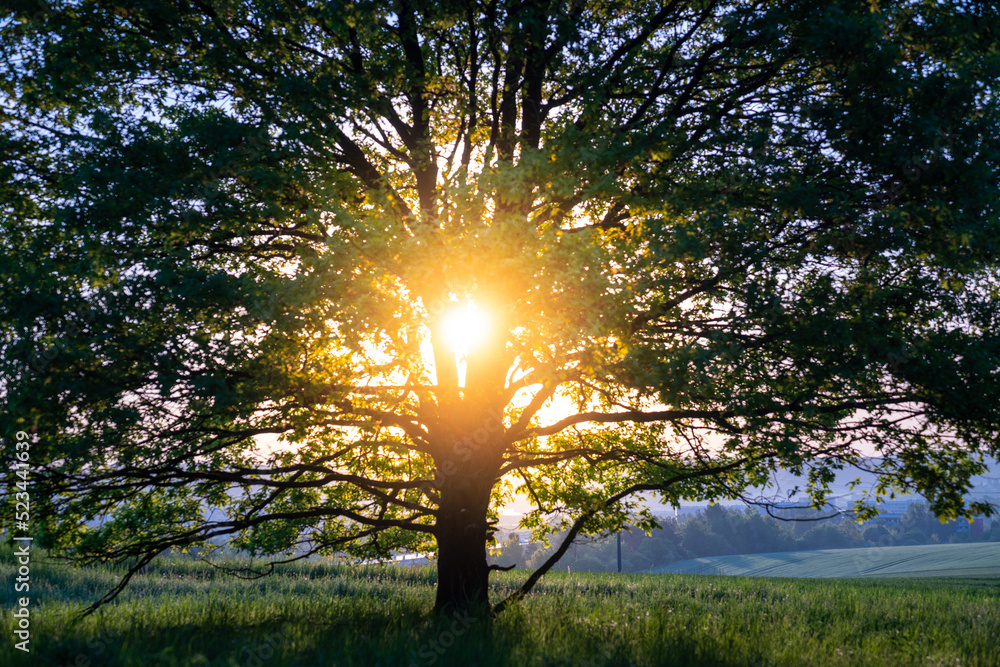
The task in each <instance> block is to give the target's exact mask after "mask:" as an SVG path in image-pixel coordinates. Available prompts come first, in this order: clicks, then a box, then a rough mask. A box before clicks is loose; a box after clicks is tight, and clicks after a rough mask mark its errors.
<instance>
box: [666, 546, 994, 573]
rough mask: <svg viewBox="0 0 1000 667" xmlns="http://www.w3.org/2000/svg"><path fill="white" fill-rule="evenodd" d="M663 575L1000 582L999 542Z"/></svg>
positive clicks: (791, 558) (774, 559) (762, 558)
mask: <svg viewBox="0 0 1000 667" xmlns="http://www.w3.org/2000/svg"><path fill="white" fill-rule="evenodd" d="M658 571H659V572H666V573H674V574H727V575H734V576H742V577H811V578H826V577H937V576H949V577H955V576H976V577H1000V543H998V542H988V543H982V544H930V545H921V546H910V547H872V548H867V549H825V550H821V551H784V552H779V553H769V554H749V555H742V556H711V557H706V558H693V559H691V560H684V561H679V562H677V563H672V564H670V565H668V566H667V567H664V568H660V569H659V570H658Z"/></svg>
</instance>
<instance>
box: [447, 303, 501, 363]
mask: <svg viewBox="0 0 1000 667" xmlns="http://www.w3.org/2000/svg"><path fill="white" fill-rule="evenodd" d="M490 324H491V323H490V318H489V316H488V315H487V314H486V313H485V312H484V311H482V310H480V309H479V308H478V307H477V306H476V305H475V304H473V303H468V304H464V305H459V304H456V305H455V306H454V307H453V308H452V309H450V310H449V311H448V312H447V313H445V315H444V317H443V318H442V320H441V333H442V334H443V335H444V337H445V340H446V341H447V343H448V347H449V348H450V349H451V351H452V352H453V353H454V354H458V355H466V354H468V353H469V352H471V351H473V350H475V349H476V348H477V347H479V346H480V345H482V344H483V342H485V340H486V338H487V336H488V335H489V332H490Z"/></svg>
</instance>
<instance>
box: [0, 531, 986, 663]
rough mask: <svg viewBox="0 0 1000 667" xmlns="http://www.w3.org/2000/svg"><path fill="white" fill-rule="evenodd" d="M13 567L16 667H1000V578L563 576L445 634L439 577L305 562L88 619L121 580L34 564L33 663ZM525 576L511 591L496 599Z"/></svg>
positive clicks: (456, 621) (209, 573) (196, 568)
mask: <svg viewBox="0 0 1000 667" xmlns="http://www.w3.org/2000/svg"><path fill="white" fill-rule="evenodd" d="M36 555H37V554H36ZM12 562H13V559H12V557H11V555H10V552H9V550H6V551H2V552H0V573H2V574H3V579H4V581H5V582H7V585H6V586H4V588H3V590H2V591H0V600H2V603H3V605H4V608H5V609H6V610H8V611H7V612H5V613H4V614H3V616H2V619H3V620H2V622H0V625H2V627H3V633H4V636H5V637H6V640H5V645H4V646H3V648H2V649H0V664H3V665H52V666H54V667H69V666H73V667H90V666H92V665H128V666H139V665H142V666H152V665H226V666H230V667H232V666H235V665H240V666H247V667H272V666H273V667H277V666H279V665H282V666H284V665H295V666H303V667H304V666H309V667H315V666H319V665H322V666H324V667H327V666H337V667H353V666H362V665H363V666H365V667H372V666H378V667H389V666H401V667H412V666H428V667H429V666H432V665H461V666H462V667H487V666H489V667H493V666H508V665H509V666H511V667H513V666H517V667H531V666H535V665H548V666H555V665H564V666H566V667H569V666H574V667H577V666H583V667H611V666H626V665H724V666H730V665H731V666H735V665H796V666H798V665H886V666H890V665H891V666H893V667H895V666H905V665H966V666H976V665H997V664H1000V657H998V656H1000V644H998V639H997V638H998V637H1000V578H991V577H978V578H977V577H965V578H950V579H949V578H938V579H932V580H926V581H925V580H917V579H868V580H801V579H766V578H747V577H701V576H695V575H669V574H668V575H649V574H633V575H615V574H577V573H573V574H568V573H553V574H551V575H549V576H547V577H546V578H544V579H543V581H542V583H541V584H540V586H539V588H538V590H537V593H536V594H533V595H532V596H530V597H529V598H528V599H527V600H525V601H524V602H523V603H522V604H520V605H517V606H516V607H514V608H512V609H511V610H509V611H508V612H505V613H504V614H503V615H502V616H501V617H500V618H498V619H497V620H495V621H494V622H493V623H490V622H488V620H487V619H486V618H475V617H458V618H446V619H443V620H435V619H433V618H431V617H430V615H429V613H428V612H429V610H430V607H431V604H432V602H433V594H434V589H433V583H434V572H433V570H432V569H429V568H420V569H403V568H393V567H379V566H368V567H363V568H353V569H352V568H348V567H346V566H335V565H326V564H321V563H301V564H298V565H297V566H294V567H288V568H286V569H284V570H283V571H281V573H280V574H278V575H276V576H272V577H270V578H266V579H261V580H258V581H242V580H234V579H233V578H231V577H227V576H224V575H222V574H221V573H219V572H217V571H216V570H213V569H212V568H210V567H208V566H206V565H205V564H202V563H197V562H191V561H184V560H178V559H170V560H164V561H162V562H158V563H155V564H154V565H153V566H152V567H151V568H150V569H149V571H148V572H147V573H146V574H143V575H141V576H139V577H138V578H137V579H136V580H135V583H134V585H133V586H131V587H130V588H129V590H128V591H127V592H126V593H125V594H124V595H123V596H122V597H121V599H120V600H118V601H116V602H115V603H113V604H112V605H110V606H108V607H107V608H105V609H103V610H102V611H101V612H99V613H98V614H96V615H95V616H92V617H88V618H85V619H82V620H80V619H78V618H77V617H76V614H77V613H78V612H79V610H80V609H81V608H82V607H83V606H85V605H86V604H87V603H89V602H91V601H92V600H93V599H95V597H97V596H99V594H100V593H102V592H104V591H105V590H107V588H108V587H109V586H110V585H111V584H112V582H113V581H114V574H113V573H111V572H109V571H106V570H97V569H72V568H68V567H66V566H62V565H56V564H51V563H46V562H43V561H37V560H36V561H35V562H34V563H33V564H32V570H31V584H32V588H31V592H30V595H31V596H32V617H31V633H32V635H31V649H32V653H31V655H30V656H24V655H22V654H21V653H20V652H19V651H15V650H14V649H13V643H14V639H13V634H12V632H13V618H12V616H11V614H10V612H9V610H10V609H12V608H13V606H14V604H15V601H14V599H15V596H16V595H17V594H16V593H15V592H14V590H13V575H14V568H13V565H12ZM524 576H525V574H524V573H518V572H510V573H502V574H501V575H500V576H498V577H495V579H494V580H495V581H496V582H497V586H496V590H495V595H496V596H499V595H502V594H503V593H504V592H505V591H509V590H511V588H512V587H513V586H515V585H516V584H518V583H519V582H520V581H522V580H523V578H524Z"/></svg>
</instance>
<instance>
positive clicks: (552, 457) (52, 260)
mask: <svg viewBox="0 0 1000 667" xmlns="http://www.w3.org/2000/svg"><path fill="white" fill-rule="evenodd" d="M998 26H1000V16H998V10H997V8H996V7H995V5H994V3H987V2H966V1H964V0H962V1H959V0H952V1H947V2H935V3H914V2H907V1H900V2H884V3H878V5H877V6H875V5H871V6H870V3H856V2H846V1H844V2H841V1H839V0H830V1H828V2H824V3H822V4H821V5H817V4H816V3H815V2H805V1H802V0H781V1H779V2H743V1H742V0H739V1H736V0H733V1H731V2H728V1H717V0H695V1H692V2H666V3H654V2H651V1H649V0H636V1H634V2H626V3H614V4H611V5H609V4H608V3H604V2H598V1H589V0H581V1H579V2H570V3H562V2H548V1H534V0H532V1H530V2H524V3H522V2H508V1H506V0H496V1H492V0H491V1H490V2H477V3H471V4H469V3H466V2H461V3H459V2H454V1H451V0H446V1H444V2H441V1H438V0H435V1H434V2H424V1H423V0H416V1H414V0H400V1H399V2H394V3H385V2H380V1H374V2H366V3H360V4H359V3H349V2H344V3H328V2H319V1H313V0H301V1H298V2H294V3H274V2H265V1H263V0H261V1H257V0H248V1H247V2H245V3H241V4H233V3H226V2H221V1H216V0H206V1H199V2H192V3H188V2H186V1H185V0H149V1H148V2H143V3H137V4H126V5H119V4H114V3H108V2H104V1H102V0H53V1H52V2H49V3H47V4H44V5H42V4H34V2H33V1H32V0H17V1H14V2H7V3H5V4H4V9H3V15H2V16H0V159H2V161H0V172H2V173H3V175H4V178H3V179H2V180H0V183H2V185H0V188H2V190H0V225H2V231H3V234H2V235H0V297H2V298H0V344H2V354H0V377H2V380H0V382H2V390H3V393H4V396H5V400H6V405H5V412H4V416H3V421H2V422H0V432H2V436H3V437H4V439H5V440H4V441H5V442H11V441H13V438H14V434H15V433H16V432H19V431H28V432H31V433H32V434H34V435H33V447H32V449H31V466H32V469H33V473H32V474H33V476H34V477H33V479H34V482H35V485H36V487H35V488H36V493H35V496H34V499H35V503H36V505H35V508H34V510H33V512H34V514H33V517H34V519H35V521H36V526H35V528H34V530H35V536H36V537H37V538H38V539H39V542H40V543H42V542H44V543H47V544H48V545H50V546H52V547H53V548H55V549H57V550H59V551H60V553H62V554H63V555H65V556H67V557H72V558H75V559H78V560H93V559H104V560H114V561H116V562H120V563H126V562H127V563H130V564H133V565H135V567H136V568H138V567H141V566H142V565H143V564H144V563H147V562H148V561H149V560H150V559H151V558H153V557H154V556H155V555H156V554H157V553H160V552H162V551H164V550H170V549H174V548H184V547H187V546H189V545H192V544H199V543H203V542H205V541H206V540H209V539H212V538H217V537H222V536H232V538H233V539H234V540H235V544H237V545H238V546H240V547H241V548H245V549H247V550H250V551H252V552H253V553H256V554H261V555H276V556H275V557H276V558H278V559H279V560H280V559H282V558H285V557H287V558H296V557H301V556H304V555H306V554H312V553H346V554H348V555H350V556H352V557H355V558H368V557H375V556H381V555H384V554H387V553H389V552H391V551H393V550H397V549H402V548H408V549H414V550H427V549H435V550H436V551H437V552H438V555H439V561H438V562H439V569H440V576H439V579H438V585H439V588H438V605H439V608H441V609H445V608H446V607H451V606H463V605H466V604H467V603H476V604H481V603H485V602H486V601H487V581H488V576H489V569H488V566H487V562H486V555H485V552H486V546H487V544H488V543H490V542H492V541H493V540H494V522H495V519H496V518H497V513H498V510H499V508H500V507H501V506H503V504H504V503H506V502H508V501H509V500H510V499H511V498H512V497H513V494H514V493H515V492H517V491H520V492H521V493H523V494H524V495H525V496H527V497H528V498H530V499H531V500H532V502H533V503H535V505H536V510H535V511H534V512H533V513H532V514H531V515H529V517H527V519H526V522H525V525H526V526H529V527H532V528H534V529H535V531H536V534H537V535H538V536H539V537H541V536H543V535H544V534H546V533H551V532H553V531H559V530H563V529H567V528H568V531H567V532H566V536H567V537H568V538H569V539H572V538H573V537H575V536H576V535H577V534H579V533H581V532H583V533H590V534H607V533H608V532H609V531H613V530H615V529H617V528H618V527H620V526H621V525H622V524H623V523H624V522H625V521H626V520H627V519H628V517H629V515H630V513H634V512H636V511H638V509H639V506H640V504H641V503H642V497H641V496H639V495H638V494H639V493H640V492H646V493H649V494H653V495H656V496H658V498H659V500H661V501H663V502H677V501H678V500H680V499H685V498H687V499H692V498H714V499H719V498H736V497H739V496H740V494H741V493H742V492H743V490H744V489H746V488H748V487H751V486H760V485H762V484H764V483H765V482H766V481H767V479H768V478H769V476H770V475H771V473H772V472H773V471H774V470H775V469H777V468H778V467H785V468H788V469H791V470H795V471H801V472H808V479H809V489H808V491H809V492H810V494H811V495H812V497H813V499H814V501H815V502H816V503H817V505H820V504H822V503H823V501H824V499H825V496H826V494H827V486H828V484H829V483H830V481H831V480H832V479H833V472H834V471H835V470H838V469H841V468H843V467H845V466H852V465H854V466H869V465H872V466H874V472H876V473H877V474H879V475H880V478H881V482H882V483H881V485H880V486H879V488H878V489H876V493H877V494H888V493H891V492H893V490H902V491H910V490H917V491H919V492H921V493H922V494H924V495H925V496H926V497H927V498H928V499H929V500H930V502H931V506H932V510H933V511H934V512H935V514H938V515H940V516H946V517H954V516H957V515H959V514H963V513H966V512H970V511H985V510H988V509H989V508H987V507H982V506H979V505H976V506H970V507H967V506H966V503H965V500H964V497H963V493H964V491H966V490H967V489H968V486H969V479H970V477H971V476H972V475H975V474H977V473H980V472H981V471H982V469H983V463H982V458H981V456H982V455H983V454H989V453H993V454H995V453H996V452H997V448H998V444H1000V435H998V431H1000V404H998V403H997V402H996V401H995V400H992V399H991V398H990V397H994V396H996V395H1000V372H998V370H1000V337H998V336H1000V334H998V332H1000V308H998V307H997V304H998V302H1000V294H998V289H1000V280H998V278H1000V276H998V273H997V267H998V261H997V260H998V257H1000V244H998V242H997V239H998V238H1000V217H998V215H997V213H998V211H997V201H998V197H997V193H998V189H1000V183H998V180H1000V179H998V173H1000V147H998V137H997V134H996V127H997V126H998V125H1000V114H998V98H997V95H996V93H997V90H996V85H995V82H997V81H1000V55H998V52H997V50H996V48H995V45H996V43H997V42H998ZM473 306H474V307H475V308H477V309H478V310H479V311H480V312H481V314H483V315H485V316H486V317H488V318H489V320H490V321H491V326H490V327H489V330H488V331H487V332H486V333H485V334H484V336H483V338H482V340H480V341H478V345H476V346H470V347H468V349H455V348H453V347H452V346H450V345H449V343H448V341H447V333H448V325H447V323H448V322H449V321H450V318H451V317H452V316H453V315H454V314H455V311H456V310H468V309H469V308H472V307H473ZM872 454H875V455H876V457H875V458H872V456H871V455H872ZM8 456H13V454H12V453H9V452H8ZM5 493H6V491H5ZM8 500H10V498H9V497H8ZM553 515H555V516H558V517H560V519H561V522H556V523H555V524H553V523H552V522H550V521H548V519H549V518H550V517H551V516H553ZM653 527H654V521H653V520H652V518H651V517H650V516H648V515H646V516H645V517H643V521H642V522H641V525H640V528H641V529H643V530H649V529H651V528H653ZM567 546H568V545H567ZM559 555H560V554H559V550H558V549H557V550H556V551H555V552H553V554H552V556H551V558H550V559H549V560H548V561H546V562H545V563H544V564H543V565H542V568H541V570H542V571H544V570H545V569H546V567H548V566H550V565H551V564H552V563H554V562H555V560H557V559H558V557H559ZM553 559H555V560H553ZM135 571H137V570H132V572H133V573H134V572H135ZM536 580H537V579H535V578H529V579H528V580H527V582H526V583H525V587H524V588H523V589H522V590H520V591H519V592H518V595H522V594H523V593H524V592H526V591H527V590H528V589H530V587H531V586H532V585H533V584H534V583H535V581H536Z"/></svg>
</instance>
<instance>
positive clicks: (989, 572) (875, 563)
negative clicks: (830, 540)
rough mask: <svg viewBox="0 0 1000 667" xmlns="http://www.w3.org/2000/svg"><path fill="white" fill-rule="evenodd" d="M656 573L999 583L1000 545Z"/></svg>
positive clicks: (703, 563) (765, 560)
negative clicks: (983, 579) (994, 580)
mask: <svg viewBox="0 0 1000 667" xmlns="http://www.w3.org/2000/svg"><path fill="white" fill-rule="evenodd" d="M659 571H660V572H667V573H674V574H726V575H732V576H742V577H810V578H812V577H816V578H827V577H941V576H947V577H965V576H973V577H997V578H1000V543H998V542H987V543H980V544H930V545H921V546H909V547H870V548H866V549H826V550H821V551H785V552H779V553H769V554H748V555H742V556H711V557H705V558H693V559H691V560H684V561H679V562H677V563H672V564H671V565H669V566H667V567H664V568H660V569H659ZM998 661H1000V659H998Z"/></svg>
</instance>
